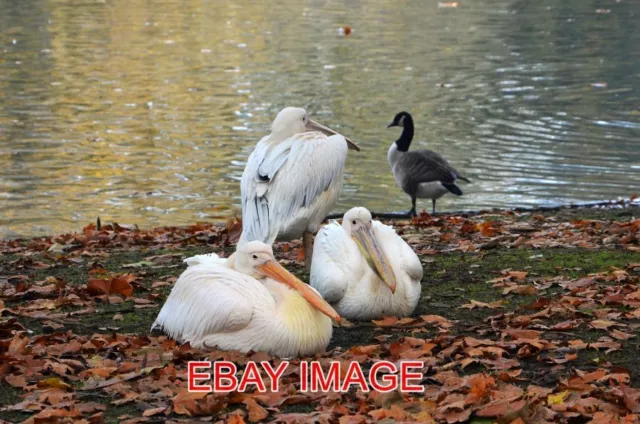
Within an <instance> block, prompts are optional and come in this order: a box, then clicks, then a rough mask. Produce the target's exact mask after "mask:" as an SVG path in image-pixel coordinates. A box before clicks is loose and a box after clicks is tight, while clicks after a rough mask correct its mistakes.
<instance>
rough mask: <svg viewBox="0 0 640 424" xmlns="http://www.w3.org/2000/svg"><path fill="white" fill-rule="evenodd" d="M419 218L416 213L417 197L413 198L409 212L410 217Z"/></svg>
mask: <svg viewBox="0 0 640 424" xmlns="http://www.w3.org/2000/svg"><path fill="white" fill-rule="evenodd" d="M413 216H418V214H417V213H416V196H411V210H410V211H409V217H413Z"/></svg>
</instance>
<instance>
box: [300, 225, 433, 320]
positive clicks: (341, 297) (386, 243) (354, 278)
mask: <svg viewBox="0 0 640 424" xmlns="http://www.w3.org/2000/svg"><path fill="white" fill-rule="evenodd" d="M372 227H373V232H374V234H375V237H376V238H377V239H378V242H379V244H380V246H381V248H382V249H383V251H384V253H385V254H386V256H387V258H388V259H389V261H390V263H391V267H392V268H393V271H394V273H395V275H396V280H397V286H396V291H395V293H391V290H390V289H389V288H388V287H387V286H386V285H385V284H384V282H383V281H382V280H381V279H380V277H378V275H377V274H376V273H375V272H374V271H373V270H372V269H371V267H370V266H369V264H368V263H367V261H366V259H365V258H364V256H363V255H362V253H361V252H360V250H359V249H358V246H357V244H356V242H355V241H353V239H352V238H351V236H350V235H349V234H348V233H347V232H346V231H345V230H344V228H343V227H342V226H340V225H339V224H338V223H336V222H334V223H330V224H328V225H326V226H325V227H323V228H322V230H321V231H320V232H319V233H318V235H317V236H316V240H315V244H314V249H313V260H312V262H311V283H310V284H311V286H312V287H314V288H316V289H317V290H318V291H319V292H320V294H322V296H323V297H324V298H325V300H327V301H328V302H329V303H331V304H332V306H333V307H334V308H335V310H336V311H337V312H338V313H339V314H340V316H342V317H344V318H347V319H353V320H370V319H376V318H380V317H383V316H399V317H404V316H408V315H411V313H413V311H414V309H415V308H416V306H417V304H418V301H419V300H420V293H421V290H422V286H421V282H420V281H421V280H422V274H423V269H422V264H421V263H420V259H419V258H418V256H417V255H416V254H415V252H414V251H413V249H411V247H410V246H409V245H408V244H407V243H406V242H405V241H404V240H403V239H402V238H401V237H400V236H398V235H397V234H396V232H395V231H394V229H393V228H392V227H390V226H387V225H384V224H382V223H380V222H379V221H373V222H372Z"/></svg>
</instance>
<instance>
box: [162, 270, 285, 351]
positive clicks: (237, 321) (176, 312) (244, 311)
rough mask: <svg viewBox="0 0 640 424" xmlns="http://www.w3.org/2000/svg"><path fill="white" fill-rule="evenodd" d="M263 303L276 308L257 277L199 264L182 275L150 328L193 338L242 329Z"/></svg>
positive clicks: (181, 339) (178, 336) (189, 338)
mask: <svg viewBox="0 0 640 424" xmlns="http://www.w3.org/2000/svg"><path fill="white" fill-rule="evenodd" d="M264 307H266V308H273V309H275V300H274V299H273V297H272V296H271V295H270V294H269V292H268V291H267V289H266V288H264V286H263V285H262V284H260V283H259V282H258V281H257V280H255V279H254V278H252V277H249V276H247V275H244V274H241V273H239V272H237V271H234V270H232V269H229V268H225V267H224V266H220V265H216V264H211V263H208V264H196V265H193V266H189V267H188V268H187V269H186V270H185V271H184V272H183V273H182V275H180V278H179V279H178V281H177V282H176V284H175V286H174V287H173V290H172V291H171V293H170V294H169V297H168V298H167V301H166V302H165V304H164V306H163V307H162V309H161V310H160V313H159V314H158V318H156V321H155V322H154V323H153V325H152V326H151V329H152V330H153V329H154V328H156V327H157V328H161V329H162V330H164V331H165V333H167V334H168V335H169V336H170V337H171V338H174V339H176V340H180V341H183V342H187V341H194V340H199V339H201V338H202V337H204V336H206V335H211V334H215V333H221V332H234V331H238V330H241V329H243V328H245V327H246V326H247V325H249V323H250V322H251V317H252V315H253V313H254V310H255V309H256V308H264Z"/></svg>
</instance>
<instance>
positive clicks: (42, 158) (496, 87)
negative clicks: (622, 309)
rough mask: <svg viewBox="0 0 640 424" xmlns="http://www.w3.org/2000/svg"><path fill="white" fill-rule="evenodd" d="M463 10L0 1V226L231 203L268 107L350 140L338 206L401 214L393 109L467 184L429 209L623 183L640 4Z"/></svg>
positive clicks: (632, 145)
mask: <svg viewBox="0 0 640 424" xmlns="http://www.w3.org/2000/svg"><path fill="white" fill-rule="evenodd" d="M476 3H477V2H461V4H460V7H458V8H455V9H442V8H438V7H437V2H433V3H431V2H427V3H425V2H422V1H418V0H414V1H411V0H406V1H402V2H397V1H388V0H378V1H374V2H346V3H345V2H339V1H337V0H335V1H334V0H326V1H322V0H307V1H304V2H297V1H293V0H282V1H277V2H272V3H267V2H251V1H245V0H243V1H235V2H226V1H191V0H182V1H180V0H164V1H161V2H145V1H139V0H129V1H126V2H125V1H120V0H114V1H108V2H106V1H91V2H84V3H82V4H78V3H77V2H73V1H70V0H37V1H33V2H28V4H27V2H14V1H10V0H0V7H1V8H2V10H3V14H2V15H0V34H1V35H2V37H0V96H1V99H2V100H0V164H1V165H2V166H1V167H0V236H3V235H4V236H6V235H17V234H20V235H36V234H40V233H50V232H54V231H66V230H69V229H75V228H78V227H79V226H80V225H82V224H84V223H86V222H89V221H92V220H94V219H95V217H96V216H98V215H100V216H101V218H102V219H103V221H110V220H116V221H118V222H124V223H137V224H139V225H142V226H151V225H160V224H187V223H192V222H194V221H196V220H212V219H221V218H224V217H227V216H230V215H232V214H233V213H235V212H236V211H237V210H238V206H239V196H238V195H239V179H240V176H241V174H242V169H243V167H244V163H245V160H246V157H247V156H248V154H249V153H250V151H251V149H252V148H253V145H254V144H255V143H256V142H257V140H258V139H259V138H260V137H261V136H263V135H264V133H265V131H267V130H268V127H269V124H270V122H271V120H272V119H273V117H274V116H275V114H276V113H277V111H278V110H280V109H281V108H282V107H283V106H285V105H299V106H304V107H306V108H307V109H308V110H309V111H310V112H311V114H312V115H313V116H314V117H316V118H317V119H318V120H319V121H321V122H325V123H327V124H328V125H330V126H332V127H333V128H336V129H341V130H342V131H343V132H344V133H345V134H347V135H349V136H351V137H352V138H353V139H354V140H356V141H357V142H358V143H359V144H360V145H361V146H362V148H363V150H362V152H360V153H355V154H351V155H350V159H349V162H348V164H347V170H348V174H347V176H346V178H347V180H346V185H345V189H344V193H343V196H342V198H341V201H340V204H339V206H338V209H340V210H344V209H346V208H348V207H350V206H353V205H357V204H362V205H366V206H367V207H369V208H370V209H373V210H387V211H388V210H401V209H408V206H409V199H408V198H407V197H406V196H405V195H404V193H402V191H401V190H400V189H398V188H397V187H395V182H394V180H393V176H392V175H391V172H390V171H389V170H388V165H387V163H386V151H387V149H388V146H389V144H390V143H391V142H392V141H393V140H394V139H395V138H396V137H397V136H398V134H397V132H396V131H393V130H387V129H386V128H385V127H386V124H387V123H388V122H389V121H390V120H391V118H392V117H393V116H394V115H395V113H397V112H399V111H401V110H409V111H410V112H411V113H412V114H413V116H414V118H415V120H416V135H417V140H416V142H415V143H414V144H415V146H414V148H418V147H429V148H432V149H434V150H437V151H439V152H441V153H442V154H443V155H445V156H446V157H448V158H449V159H450V160H451V161H452V162H453V164H454V165H455V166H456V167H457V168H459V169H461V170H463V171H464V172H465V174H466V175H468V176H469V177H470V178H471V179H472V180H473V184H471V185H465V186H464V187H462V188H463V190H464V191H465V196H464V197H461V198H455V197H453V196H451V197H445V198H443V199H441V200H440V201H439V202H438V206H439V208H442V210H446V209H477V208H483V207H493V206H520V205H538V204H550V203H561V202H572V201H585V200H596V199H603V198H610V197H615V196H624V195H629V194H631V193H632V192H633V191H638V190H639V189H640V173H639V172H638V169H639V168H640V165H639V164H640V148H639V146H638V141H637V140H638V130H639V126H640V124H639V122H640V121H639V119H638V116H639V115H640V112H639V111H638V109H637V107H638V106H637V105H638V95H637V92H638V89H639V88H640V87H639V86H638V85H639V84H640V79H639V78H638V73H637V69H638V65H639V64H640V57H639V56H640V50H638V49H637V48H635V46H637V45H638V42H639V41H640V34H639V31H638V26H637V25H636V22H637V18H638V16H637V15H638V12H639V11H640V5H638V4H636V3H635V2H621V3H615V4H614V3H611V4H610V5H608V6H606V7H607V8H608V9H607V10H609V12H608V13H607V12H606V10H604V11H599V12H598V13H596V9H595V8H594V6H593V3H589V2H582V1H580V0H568V1H564V2H561V3H558V2H555V1H550V0H544V1H540V2H528V1H517V0H513V1H509V0H491V1H487V2H483V3H482V4H476ZM343 24H349V25H351V26H352V27H353V28H354V32H353V34H352V35H351V36H349V37H341V36H339V35H338V33H337V28H339V27H340V26H342V25H343ZM427 206H428V205H427Z"/></svg>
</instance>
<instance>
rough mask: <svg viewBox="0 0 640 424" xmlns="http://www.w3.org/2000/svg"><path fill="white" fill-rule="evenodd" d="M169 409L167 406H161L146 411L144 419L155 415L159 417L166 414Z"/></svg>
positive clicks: (143, 414)
mask: <svg viewBox="0 0 640 424" xmlns="http://www.w3.org/2000/svg"><path fill="white" fill-rule="evenodd" d="M166 409H167V407H166V406H161V407H158V408H149V409H145V410H144V412H143V413H142V416H143V417H152V416H154V415H158V414H160V413H162V412H164V411H165V410H166Z"/></svg>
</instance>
